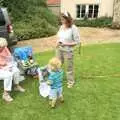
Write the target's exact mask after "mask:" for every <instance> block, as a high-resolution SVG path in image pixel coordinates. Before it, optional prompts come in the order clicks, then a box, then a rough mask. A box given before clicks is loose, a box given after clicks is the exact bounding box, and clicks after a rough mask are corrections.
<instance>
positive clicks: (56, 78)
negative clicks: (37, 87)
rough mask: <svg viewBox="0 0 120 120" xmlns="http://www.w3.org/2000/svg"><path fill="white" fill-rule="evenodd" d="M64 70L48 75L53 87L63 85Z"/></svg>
mask: <svg viewBox="0 0 120 120" xmlns="http://www.w3.org/2000/svg"><path fill="white" fill-rule="evenodd" d="M62 79H63V71H62V70H59V71H57V72H51V73H50V75H49V76H48V80H50V81H51V89H57V88H60V87H62Z"/></svg>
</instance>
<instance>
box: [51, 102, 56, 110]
mask: <svg viewBox="0 0 120 120" xmlns="http://www.w3.org/2000/svg"><path fill="white" fill-rule="evenodd" d="M55 106H56V100H52V101H51V108H55Z"/></svg>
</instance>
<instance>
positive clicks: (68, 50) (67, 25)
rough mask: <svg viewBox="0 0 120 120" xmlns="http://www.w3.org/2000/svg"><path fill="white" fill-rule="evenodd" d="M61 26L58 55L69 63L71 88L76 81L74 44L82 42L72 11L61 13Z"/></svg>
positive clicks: (68, 82)
mask: <svg viewBox="0 0 120 120" xmlns="http://www.w3.org/2000/svg"><path fill="white" fill-rule="evenodd" d="M61 23H62V25H61V27H60V29H59V31H58V41H57V56H58V57H59V59H60V60H61V62H62V63H64V60H66V63H67V85H68V86H67V87H68V88H71V87H72V86H73V85H74V83H75V79H74V73H73V57H74V51H73V50H74V49H73V48H74V46H76V45H77V44H79V43H80V35H79V30H78V28H77V27H76V26H75V25H74V24H73V20H72V17H71V15H70V13H68V12H65V13H62V14H61Z"/></svg>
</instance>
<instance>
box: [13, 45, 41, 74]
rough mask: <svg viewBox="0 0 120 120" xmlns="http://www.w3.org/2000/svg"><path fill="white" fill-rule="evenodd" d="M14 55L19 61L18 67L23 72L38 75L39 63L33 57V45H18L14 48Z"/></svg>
mask: <svg viewBox="0 0 120 120" xmlns="http://www.w3.org/2000/svg"><path fill="white" fill-rule="evenodd" d="M13 56H14V59H15V61H16V62H17V63H18V68H19V69H20V71H21V73H22V74H25V75H31V76H37V75H38V68H39V65H38V64H37V62H36V61H35V59H34V57H33V50H32V47H31V46H25V47H17V48H14V49H13Z"/></svg>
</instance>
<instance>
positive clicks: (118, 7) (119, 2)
mask: <svg viewBox="0 0 120 120" xmlns="http://www.w3.org/2000/svg"><path fill="white" fill-rule="evenodd" d="M113 27H114V28H119V29H120V0H114V13H113Z"/></svg>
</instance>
